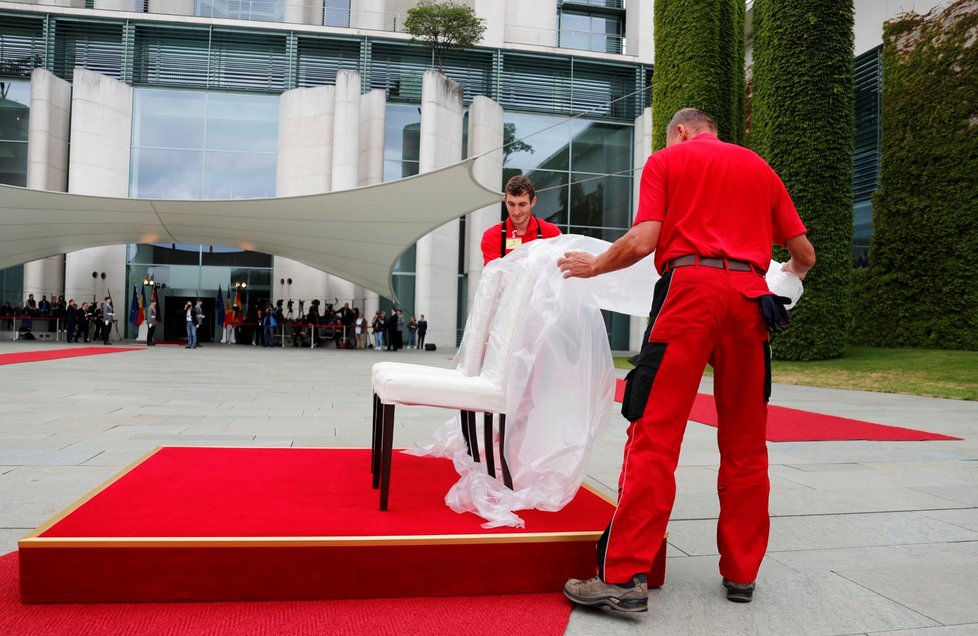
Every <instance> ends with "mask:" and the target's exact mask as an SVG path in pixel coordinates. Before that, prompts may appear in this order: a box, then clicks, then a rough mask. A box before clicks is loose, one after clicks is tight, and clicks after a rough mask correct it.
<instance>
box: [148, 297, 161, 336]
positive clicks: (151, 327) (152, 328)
mask: <svg viewBox="0 0 978 636" xmlns="http://www.w3.org/2000/svg"><path fill="white" fill-rule="evenodd" d="M159 316H160V314H159V309H157V307H156V301H155V300H153V301H151V302H150V303H149V307H148V308H147V310H146V346H147V347H152V346H153V345H155V344H156V343H155V342H153V336H154V334H155V333H156V323H158V322H159V320H160V317H159Z"/></svg>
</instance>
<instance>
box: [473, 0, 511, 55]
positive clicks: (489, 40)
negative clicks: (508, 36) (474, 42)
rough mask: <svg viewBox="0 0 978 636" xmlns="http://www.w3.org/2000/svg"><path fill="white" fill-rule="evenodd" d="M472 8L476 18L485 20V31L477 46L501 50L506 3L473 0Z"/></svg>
mask: <svg viewBox="0 0 978 636" xmlns="http://www.w3.org/2000/svg"><path fill="white" fill-rule="evenodd" d="M472 8H473V9H475V14H476V15H477V16H479V17H480V18H482V19H483V20H485V26H486V30H485V32H484V33H483V34H482V39H481V40H480V41H479V42H478V44H480V45H481V46H489V47H493V48H502V46H503V42H504V40H503V36H504V34H505V30H506V3H505V2H500V1H499V0H475V2H474V3H473V6H472Z"/></svg>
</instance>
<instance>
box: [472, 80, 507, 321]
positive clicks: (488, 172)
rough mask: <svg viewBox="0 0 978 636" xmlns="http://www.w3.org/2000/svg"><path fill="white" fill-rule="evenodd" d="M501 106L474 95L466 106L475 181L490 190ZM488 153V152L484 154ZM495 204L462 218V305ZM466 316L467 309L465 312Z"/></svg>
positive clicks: (475, 281) (499, 156)
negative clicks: (464, 284)
mask: <svg viewBox="0 0 978 636" xmlns="http://www.w3.org/2000/svg"><path fill="white" fill-rule="evenodd" d="M502 146H503V108H502V106H500V105H499V104H497V103H496V102H494V101H492V100H491V99H489V98H488V97H483V96H481V95H480V96H478V97H476V98H475V99H473V100H472V104H471V105H469V157H479V159H478V160H476V162H475V164H474V165H473V167H472V169H473V173H474V174H475V178H476V180H477V181H478V182H479V183H481V184H482V185H483V186H485V187H487V188H489V189H490V190H496V189H498V188H499V187H500V181H501V180H502V174H503V150H502ZM484 153H488V154H484ZM483 155H484V156H483ZM499 214H500V212H499V204H498V203H496V204H493V205H490V206H487V207H484V208H482V209H481V210H476V211H475V212H472V213H471V214H469V216H468V217H467V218H466V220H465V232H466V237H465V250H466V254H465V272H466V275H467V276H468V285H467V287H468V298H467V299H466V300H467V304H466V307H467V308H468V307H471V306H472V302H473V301H474V300H475V293H476V291H477V289H478V287H479V279H480V278H481V276H482V247H481V245H482V235H483V234H484V233H485V231H486V230H487V229H489V228H490V227H492V226H493V225H495V224H496V223H499ZM466 315H468V312H466Z"/></svg>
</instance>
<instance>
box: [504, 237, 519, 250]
mask: <svg viewBox="0 0 978 636" xmlns="http://www.w3.org/2000/svg"><path fill="white" fill-rule="evenodd" d="M522 244H523V239H521V238H519V237H516V238H508V239H506V251H507V252H512V251H513V250H515V249H516V248H517V247H519V246H520V245H522Z"/></svg>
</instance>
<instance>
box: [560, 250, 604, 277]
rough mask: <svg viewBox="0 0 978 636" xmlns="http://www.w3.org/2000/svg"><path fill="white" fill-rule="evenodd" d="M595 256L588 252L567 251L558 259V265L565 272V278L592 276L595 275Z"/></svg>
mask: <svg viewBox="0 0 978 636" xmlns="http://www.w3.org/2000/svg"><path fill="white" fill-rule="evenodd" d="M595 258H596V257H595V256H594V254H589V253H588V252H567V253H565V254H564V257H563V258H560V259H557V267H559V268H560V271H561V272H563V273H564V278H590V277H591V276H594V274H593V273H592V269H591V266H592V265H593V264H594V259H595Z"/></svg>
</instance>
